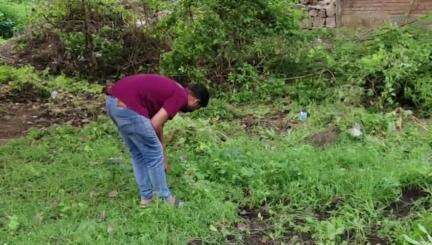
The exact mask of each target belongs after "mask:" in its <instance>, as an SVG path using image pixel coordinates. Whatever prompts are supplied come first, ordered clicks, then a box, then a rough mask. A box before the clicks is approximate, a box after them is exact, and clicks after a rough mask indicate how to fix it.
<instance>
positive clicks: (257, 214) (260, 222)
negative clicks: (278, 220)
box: [236, 205, 275, 244]
mask: <svg viewBox="0 0 432 245" xmlns="http://www.w3.org/2000/svg"><path fill="white" fill-rule="evenodd" d="M239 215H240V217H242V218H243V220H244V222H242V223H238V224H237V225H236V227H237V229H238V230H239V231H241V232H243V233H244V237H243V242H244V243H245V244H275V241H272V240H271V239H269V238H268V237H267V236H266V232H268V231H269V230H270V228H271V227H270V225H269V223H268V218H269V217H270V214H269V207H268V206H267V205H264V206H262V207H260V208H250V207H242V208H240V211H239Z"/></svg>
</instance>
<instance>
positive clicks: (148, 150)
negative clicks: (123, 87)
mask: <svg viewBox="0 0 432 245" xmlns="http://www.w3.org/2000/svg"><path fill="white" fill-rule="evenodd" d="M106 109H107V113H108V116H109V117H110V118H111V119H112V120H113V122H114V123H115V125H116V126H117V129H118V131H119V133H120V135H121V136H122V138H123V140H124V142H125V144H126V146H127V148H129V152H130V154H131V156H132V166H133V170H134V173H135V180H136V183H137V185H138V189H139V193H140V196H141V198H145V199H150V198H152V197H153V191H154V192H156V193H157V194H158V195H159V197H161V198H163V199H167V198H168V197H169V196H170V195H171V193H170V190H169V188H168V185H167V182H166V177H165V167H164V154H163V147H162V144H161V143H160V141H159V138H158V137H157V135H156V132H155V130H154V128H153V125H152V123H151V121H150V119H148V118H146V117H144V116H142V115H140V114H138V113H136V112H135V111H133V110H130V109H128V108H123V107H118V106H117V99H116V98H115V97H112V96H108V97H107V100H106Z"/></svg>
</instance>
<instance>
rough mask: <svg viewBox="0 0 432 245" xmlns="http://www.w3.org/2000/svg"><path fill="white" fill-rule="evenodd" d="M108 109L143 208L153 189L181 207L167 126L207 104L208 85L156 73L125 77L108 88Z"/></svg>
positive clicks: (148, 200) (160, 195)
mask: <svg viewBox="0 0 432 245" xmlns="http://www.w3.org/2000/svg"><path fill="white" fill-rule="evenodd" d="M106 93H107V95H108V96H107V100H106V109H107V113H108V115H109V117H110V118H111V119H112V121H113V122H114V123H115V125H116V126H117V129H118V131H119V133H120V135H121V136H122V138H123V140H124V142H125V144H126V146H127V147H128V149H129V151H130V154H131V157H132V166H133V170H134V174H135V180H136V182H137V185H138V189H139V194H140V196H141V207H147V206H148V205H149V204H150V202H151V200H152V199H153V192H155V193H156V194H157V195H158V196H159V197H160V198H162V199H163V200H165V201H166V202H167V203H169V204H171V205H173V206H179V205H180V204H181V202H180V201H179V200H177V199H176V198H175V197H174V196H173V195H172V193H171V192H170V189H169V188H168V185H167V181H166V177H165V167H169V165H168V163H167V159H166V155H165V154H164V148H165V145H164V140H163V127H164V124H165V122H167V121H168V120H170V119H172V118H173V117H174V116H175V115H176V114H177V112H179V111H182V112H191V111H194V110H196V109H199V108H201V107H206V106H207V104H208V101H209V92H208V90H207V88H206V87H204V86H202V85H199V84H192V85H189V86H187V87H183V86H182V85H180V84H179V83H177V82H176V81H174V80H172V79H170V78H167V77H164V76H161V75H156V74H138V75H132V76H128V77H125V78H123V79H121V80H119V81H117V82H116V83H115V84H114V85H113V86H111V87H110V88H108V89H107V91H106Z"/></svg>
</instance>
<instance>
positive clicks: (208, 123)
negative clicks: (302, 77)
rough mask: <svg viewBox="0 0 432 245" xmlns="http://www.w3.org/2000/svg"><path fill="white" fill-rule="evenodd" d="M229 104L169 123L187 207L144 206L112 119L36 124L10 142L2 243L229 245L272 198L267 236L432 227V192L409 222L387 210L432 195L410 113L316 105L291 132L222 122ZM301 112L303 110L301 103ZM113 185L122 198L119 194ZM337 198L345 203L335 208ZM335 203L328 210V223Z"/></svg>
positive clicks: (0, 211)
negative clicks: (191, 243) (406, 193)
mask: <svg viewBox="0 0 432 245" xmlns="http://www.w3.org/2000/svg"><path fill="white" fill-rule="evenodd" d="M222 104H223V103H222V102H216V103H215V105H217V106H216V107H213V109H212V108H210V109H209V110H208V112H207V114H198V115H193V117H184V116H183V117H178V118H176V119H175V120H174V121H172V122H170V123H169V126H168V133H167V140H168V141H169V160H170V162H171V164H172V166H173V171H172V172H171V173H170V174H169V177H168V178H169V182H170V185H171V187H172V190H173V192H174V193H175V194H176V195H177V196H179V197H180V198H181V199H184V200H186V201H188V202H189V204H188V206H187V207H184V208H180V209H174V208H171V207H169V206H167V205H165V204H163V203H155V204H154V205H153V206H152V207H150V208H149V209H144V210H143V209H139V208H138V198H137V194H136V187H135V183H134V179H133V174H132V170H131V167H130V165H129V164H128V154H127V153H126V152H125V149H124V148H123V147H122V145H121V143H120V140H119V138H118V136H117V133H116V131H115V129H114V126H113V124H112V123H111V122H109V121H108V120H107V119H102V120H100V121H98V122H94V123H92V124H90V125H88V126H86V127H85V128H84V129H77V128H71V127H67V126H61V127H54V128H51V129H50V130H48V131H32V132H31V133H30V134H29V135H28V136H26V137H25V138H21V139H17V140H14V141H12V142H10V143H8V144H7V145H5V146H2V147H0V193H2V194H1V196H2V198H1V199H0V240H2V242H5V243H8V244H27V243H29V242H32V243H83V244H84V243H90V242H97V243H101V244H102V243H103V244H105V243H108V244H118V243H150V242H153V243H155V244H166V243H168V244H184V243H186V242H187V241H188V240H191V239H194V238H199V239H202V240H204V241H206V242H209V243H223V242H224V241H225V239H226V236H227V235H234V236H235V238H236V239H237V240H238V241H240V240H242V239H243V238H244V236H245V234H244V233H241V232H239V231H238V230H236V228H235V224H236V223H237V222H242V221H241V218H240V217H239V216H238V214H237V212H238V209H239V207H244V206H249V207H255V208H258V207H260V206H261V205H263V204H267V205H268V207H269V213H270V219H269V221H268V222H270V223H271V227H270V229H269V230H268V231H267V236H268V237H270V238H275V239H278V238H282V237H284V236H287V235H289V234H293V233H297V234H302V233H308V234H310V235H311V237H312V239H313V240H315V241H318V242H322V243H334V242H336V243H340V242H342V241H343V240H344V237H346V234H350V237H351V238H352V241H354V242H356V243H364V242H366V241H367V240H368V239H369V238H368V237H369V236H370V235H372V234H374V235H377V236H380V237H382V238H386V239H388V240H390V241H391V242H393V243H394V242H398V243H404V242H405V240H404V237H403V235H404V234H406V235H408V236H409V237H411V238H413V239H422V238H421V236H423V235H424V233H423V232H421V231H420V230H419V228H418V227H419V226H418V225H422V226H423V227H425V228H426V229H428V231H429V232H430V231H431V228H432V215H431V206H432V205H431V204H432V198H431V196H430V195H429V196H426V197H424V198H422V199H419V200H417V201H416V202H415V204H414V205H413V206H412V208H411V211H410V213H409V215H408V216H405V217H402V218H401V217H396V216H394V215H392V214H390V213H389V211H388V209H387V207H389V206H390V204H391V203H392V202H394V201H396V200H398V198H399V197H400V195H401V191H402V189H403V188H404V187H407V186H420V187H421V188H423V189H424V190H425V191H427V192H429V193H430V192H431V191H432V174H431V173H432V165H431V161H432V151H431V147H432V135H431V134H430V132H428V131H425V130H424V129H423V128H421V127H418V126H417V125H416V124H414V123H411V122H409V120H405V121H404V122H405V124H404V129H403V131H401V132H393V131H386V129H385V128H386V125H387V123H389V122H392V121H393V120H394V119H395V118H393V117H392V116H391V115H387V114H370V113H368V112H367V111H365V110H364V109H362V108H349V107H344V106H342V105H331V106H310V107H309V110H310V111H311V115H312V116H311V118H310V119H309V120H308V121H307V122H306V123H303V124H300V125H299V126H297V127H295V129H294V130H292V131H291V132H289V133H284V134H279V133H277V132H275V131H273V130H271V129H265V128H257V129H256V131H255V132H257V133H256V134H254V135H248V134H246V133H245V132H244V131H243V130H242V129H241V127H240V125H239V121H238V120H237V119H234V120H229V121H225V120H221V119H220V118H223V117H226V118H230V116H229V115H230V113H231V112H227V111H225V114H224V107H223V106H222ZM277 106H278V105H277ZM290 108H291V109H293V110H292V111H293V112H292V113H290V114H289V116H290V117H295V114H296V113H295V111H297V107H296V105H291V107H290ZM225 110H227V109H225ZM237 110H239V111H242V112H244V113H247V112H253V113H254V114H255V115H258V116H260V117H263V118H265V117H266V114H267V113H269V112H270V111H269V109H268V106H267V107H266V106H254V105H248V106H244V107H241V108H237ZM216 111H217V113H216ZM205 115H207V116H205ZM211 115H213V116H211ZM221 115H223V116H221ZM232 117H233V118H235V116H232ZM354 122H361V123H362V125H363V126H364V130H365V136H364V137H362V138H360V139H355V138H352V137H351V136H350V135H349V134H348V133H347V131H346V130H347V129H348V128H349V127H350V126H351V125H352V124H353V123H354ZM329 124H331V125H336V126H337V127H338V128H340V129H341V134H340V137H339V138H338V140H337V142H336V143H335V144H333V145H331V146H329V147H327V148H325V149H320V148H315V147H313V146H311V145H310V144H308V143H307V142H308V140H307V139H308V137H309V136H310V135H311V134H313V133H315V132H317V131H320V130H321V129H323V128H325V127H326V126H327V125H329ZM113 159H114V160H113ZM115 159H121V160H120V161H119V160H115ZM245 190H247V191H245ZM112 191H117V192H118V195H117V196H116V197H109V196H108V194H109V193H110V192H112ZM246 193H248V194H246ZM336 197H337V198H338V199H340V200H341V201H340V202H339V205H338V206H337V207H336V208H331V206H332V200H334V199H335V198H336ZM326 210H327V211H328V212H329V214H328V217H326V218H324V219H319V218H318V217H317V214H318V213H320V212H325V211H326ZM104 216H106V217H104Z"/></svg>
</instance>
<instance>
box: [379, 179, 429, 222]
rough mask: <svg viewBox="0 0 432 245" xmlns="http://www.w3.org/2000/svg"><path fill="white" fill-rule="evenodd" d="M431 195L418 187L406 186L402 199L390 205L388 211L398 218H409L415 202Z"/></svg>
mask: <svg viewBox="0 0 432 245" xmlns="http://www.w3.org/2000/svg"><path fill="white" fill-rule="evenodd" d="M429 195H430V193H429V192H426V191H425V190H424V189H423V188H422V187H420V186H418V185H407V186H404V187H402V194H401V197H400V198H399V199H397V200H395V201H393V202H392V203H390V205H388V207H387V208H386V211H387V212H388V213H389V214H390V215H393V216H395V217H396V218H404V217H407V216H409V215H410V214H411V213H412V212H411V208H412V207H413V206H414V204H415V202H416V201H418V200H420V199H422V198H425V197H427V196H429Z"/></svg>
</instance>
